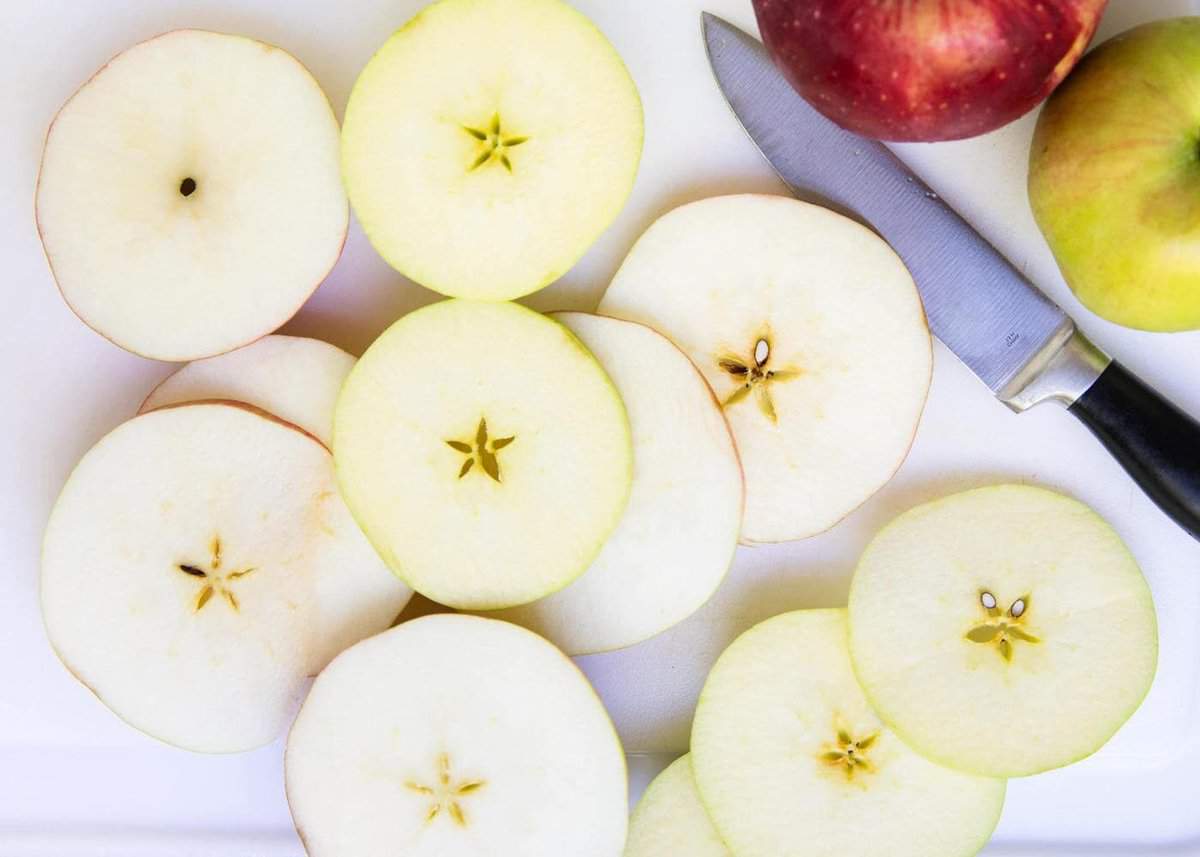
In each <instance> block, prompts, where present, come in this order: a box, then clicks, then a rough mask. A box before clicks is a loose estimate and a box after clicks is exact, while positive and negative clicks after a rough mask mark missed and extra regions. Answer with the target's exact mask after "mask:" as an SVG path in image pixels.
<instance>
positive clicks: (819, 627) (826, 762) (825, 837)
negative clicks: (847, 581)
mask: <svg viewBox="0 0 1200 857" xmlns="http://www.w3.org/2000/svg"><path fill="white" fill-rule="evenodd" d="M897 640H899V641H901V642H902V641H903V640H904V638H903V637H899V638H897ZM692 770H693V772H694V774H695V777H696V786H697V788H698V789H699V792H700V797H701V799H702V801H703V803H704V806H705V807H706V808H707V809H708V812H709V815H710V816H711V818H712V820H713V823H714V824H715V825H716V828H717V830H718V832H719V833H720V835H721V837H722V839H724V841H725V842H726V843H728V845H729V850H730V851H732V852H733V853H734V854H736V855H738V857H801V855H803V857H843V855H846V854H854V855H856V857H970V855H974V854H976V853H977V852H978V851H979V850H980V849H981V848H982V847H983V845H984V843H985V842H987V840H988V838H989V837H990V836H991V832H992V830H993V829H994V828H995V826H996V822H997V821H999V819H1000V810H1001V808H1002V806H1003V805H1004V789H1005V782H1004V780H998V779H990V778H987V777H978V776H973V775H971V774H963V773H959V772H957V771H952V770H950V769H949V768H943V767H941V766H940V765H937V764H935V763H933V762H931V761H928V760H927V759H925V758H924V757H922V756H919V755H917V753H915V752H914V751H913V750H911V749H909V748H908V746H907V745H905V744H904V743H903V742H901V741H900V739H899V738H897V737H896V736H895V735H894V734H893V733H892V732H890V731H889V730H888V729H887V728H886V727H885V726H884V725H883V724H882V723H880V721H879V719H878V717H876V715H875V714H874V713H873V712H872V710H871V708H870V706H869V705H868V704H867V700H866V698H865V697H864V696H863V693H862V690H861V689H859V686H858V683H857V682H856V681H855V678H854V672H853V670H852V669H851V666H850V657H849V653H848V652H847V650H846V611H845V610H800V611H796V612H793V613H784V614H782V615H780V616H776V617H775V618H773V619H768V620H767V621H765V622H762V623H760V624H758V625H756V626H754V627H753V628H751V629H750V630H749V631H746V632H745V633H744V634H742V635H741V636H740V637H738V638H737V639H736V640H735V641H734V642H733V644H732V645H731V646H730V647H729V648H728V649H727V650H726V651H725V652H724V653H723V654H722V655H721V657H720V658H719V659H718V660H717V663H716V665H715V666H714V667H713V669H712V672H711V673H710V674H709V677H708V680H707V681H706V682H705V684H704V690H703V691H702V692H701V695H700V704H699V707H698V708H697V709H696V719H695V722H694V724H693V727H692Z"/></svg>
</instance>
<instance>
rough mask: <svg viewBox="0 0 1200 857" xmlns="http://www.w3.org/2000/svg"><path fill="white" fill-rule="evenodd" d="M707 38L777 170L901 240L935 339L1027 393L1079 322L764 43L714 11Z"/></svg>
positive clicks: (997, 387)
mask: <svg viewBox="0 0 1200 857" xmlns="http://www.w3.org/2000/svg"><path fill="white" fill-rule="evenodd" d="M704 41H705V44H706V46H707V48H708V56H709V62H710V63H711V65H712V68H713V73H714V75H715V76H716V79H717V84H718V85H719V86H720V88H721V92H722V93H724V95H725V99H726V100H727V101H728V102H729V106H730V107H731V108H733V112H734V115H735V116H737V118H738V121H740V122H741V123H742V126H743V127H744V128H745V129H746V132H747V133H748V134H749V135H750V138H751V139H752V140H753V141H754V143H755V145H757V146H758V148H759V150H760V151H761V152H762V154H763V156H764V157H765V158H766V159H767V162H768V163H770V165H771V167H772V168H773V169H774V170H775V172H777V173H778V174H779V176H780V177H781V178H782V179H783V180H784V181H785V182H786V183H787V184H788V185H789V186H790V187H792V188H793V190H795V191H797V192H799V193H803V192H804V191H815V192H817V193H818V194H820V195H821V196H824V197H826V198H827V199H829V200H830V201H832V202H833V203H835V204H837V205H840V206H844V207H845V208H848V209H850V210H851V211H854V212H856V213H857V214H858V215H860V216H861V217H862V218H864V219H865V220H866V221H867V222H868V223H870V224H871V226H872V227H874V229H875V230H876V231H877V232H878V233H879V234H880V235H881V236H883V238H884V239H885V240H886V241H887V242H888V243H889V244H891V245H892V248H893V249H894V250H895V251H896V252H897V253H898V254H899V255H900V257H901V258H902V259H903V260H904V263H905V264H906V265H907V266H908V269H909V270H910V271H911V272H912V275H913V279H914V280H915V281H916V283H917V288H918V290H919V291H920V293H921V299H922V301H924V304H925V312H926V315H927V316H928V318H929V326H930V328H931V330H932V331H933V333H934V335H935V336H937V338H938V339H940V340H941V341H942V342H943V343H945V344H946V346H947V347H949V348H950V350H951V351H953V352H954V353H955V354H956V355H957V356H958V357H959V359H960V360H962V361H963V362H964V363H965V364H966V365H967V367H968V368H969V369H970V370H971V371H972V372H974V373H975V374H976V375H977V376H979V378H980V380H982V381H983V382H984V383H985V384H987V386H988V388H989V389H990V390H991V391H992V392H993V393H994V394H996V395H997V396H999V397H1001V398H1007V397H1009V396H1012V395H1014V394H1016V393H1017V392H1018V391H1019V390H1020V389H1021V388H1022V387H1024V386H1025V385H1026V383H1027V382H1028V381H1029V380H1030V379H1031V377H1032V376H1034V375H1036V374H1037V372H1038V371H1040V368H1041V367H1043V366H1044V365H1046V363H1047V361H1049V360H1051V359H1053V358H1054V355H1056V354H1058V353H1059V352H1060V351H1061V349H1062V347H1063V345H1064V344H1065V343H1066V342H1067V341H1068V340H1070V339H1071V336H1072V334H1073V333H1074V330H1075V325H1074V323H1073V322H1072V321H1071V319H1070V317H1068V316H1067V315H1066V313H1064V312H1063V311H1062V310H1061V309H1060V308H1059V307H1058V306H1057V305H1056V304H1054V303H1053V302H1052V301H1051V300H1050V299H1049V298H1047V297H1046V296H1045V295H1044V294H1042V292H1040V291H1039V290H1038V289H1037V288H1035V287H1034V286H1033V285H1032V284H1030V282H1029V281H1028V280H1027V279H1026V278H1025V277H1024V276H1022V275H1021V274H1020V273H1019V272H1018V271H1017V270H1016V269H1015V268H1013V266H1012V265H1011V264H1009V262H1008V260H1006V259H1005V258H1004V257H1003V256H1001V255H1000V253H999V251H997V250H996V249H995V248H994V247H992V245H991V244H989V243H988V242H987V241H985V240H984V239H983V237H982V236H980V235H979V233H977V232H976V231H975V230H974V229H972V228H971V226H970V225H968V224H967V223H966V221H964V220H963V219H962V218H961V217H959V216H958V214H957V213H956V212H955V211H954V210H953V209H952V208H951V207H950V206H949V205H947V204H946V203H945V201H943V200H942V199H941V198H940V197H938V195H937V194H935V193H934V192H933V191H932V190H930V189H929V187H927V186H926V185H925V183H924V182H923V181H921V179H920V177H919V176H917V175H916V174H914V173H913V172H912V171H911V170H909V169H908V167H906V166H905V165H904V163H903V162H902V161H901V160H900V159H899V158H897V157H896V156H895V155H894V154H893V153H892V151H891V150H890V149H888V148H887V147H886V146H884V145H883V144H882V143H879V142H877V141H875V140H868V139H866V138H864V137H860V136H858V135H857V134H853V133H851V132H849V131H846V130H844V129H843V128H840V127H839V126H838V125H836V124H835V123H833V122H831V121H830V120H829V119H827V118H825V117H824V116H823V115H821V113H819V112H818V111H817V110H815V109H814V108H813V107H811V106H810V105H809V104H808V102H807V101H805V100H804V99H803V98H801V97H800V95H799V94H797V93H796V91H795V90H794V89H792V87H791V85H790V84H789V83H788V82H787V80H786V79H785V78H784V77H783V75H782V74H781V73H780V72H779V70H778V69H776V68H775V65H774V63H773V62H772V61H771V58H770V56H769V55H768V54H767V51H766V49H765V48H764V47H763V46H762V44H761V43H760V42H759V41H758V40H757V39H755V38H754V37H753V36H751V35H749V34H748V33H745V32H743V31H742V30H740V29H738V28H737V27H735V26H733V25H732V24H730V23H729V22H727V21H724V20H722V19H721V18H718V17H717V16H715V15H711V14H709V13H707V12H706V13H704Z"/></svg>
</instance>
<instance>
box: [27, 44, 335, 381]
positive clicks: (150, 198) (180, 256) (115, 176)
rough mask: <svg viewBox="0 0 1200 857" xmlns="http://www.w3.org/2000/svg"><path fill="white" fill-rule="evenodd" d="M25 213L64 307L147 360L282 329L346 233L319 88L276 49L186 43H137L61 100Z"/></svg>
mask: <svg viewBox="0 0 1200 857" xmlns="http://www.w3.org/2000/svg"><path fill="white" fill-rule="evenodd" d="M36 205H37V222H38V230H39V232H40V233H41V237H42V244H43V245H44V247H45V250H46V256H47V258H48V260H49V262H50V266H51V268H52V269H53V272H54V277H55V279H56V280H57V282H58V286H59V289H60V290H61V291H62V295H63V298H65V299H66V302H67V304H68V305H70V307H71V309H72V310H74V311H75V313H76V314H77V315H78V316H79V317H80V318H81V319H82V320H83V321H84V322H85V323H86V324H88V325H89V326H91V327H92V328H93V329H95V330H96V331H97V332H98V333H100V334H101V335H103V336H105V337H107V338H108V339H110V340H112V341H113V342H115V343H116V344H117V345H120V346H121V347H122V348H125V349H128V350H129V351H133V352H136V353H138V354H141V355H143V356H145V357H152V358H156V359H159V360H193V359H196V358H200V357H208V356H211V355H213V354H219V353H221V352H224V351H229V350H230V349H233V348H236V347H238V346H240V345H245V344H246V343H248V342H251V341H253V340H255V339H257V338H258V337H260V336H262V335H264V334H266V333H270V332H271V331H272V330H274V329H275V328H277V327H279V325H281V324H283V323H284V322H285V321H287V320H288V319H289V318H291V316H292V315H293V314H294V313H295V312H296V310H298V309H299V308H300V305H301V304H303V303H304V301H305V300H307V299H308V296H309V295H310V294H312V292H313V291H314V290H315V289H316V288H317V286H318V285H319V284H320V282H321V281H322V280H323V279H324V278H325V275H326V274H327V273H328V272H329V269H330V268H332V267H333V264H334V262H336V261H337V259H338V256H339V255H340V254H341V250H342V243H343V241H344V240H345V237H346V228H347V225H348V221H349V209H348V207H347V204H346V195H345V191H344V190H343V188H342V184H341V179H340V176H339V174H338V128H337V119H336V118H335V117H334V115H333V110H332V109H331V108H330V105H329V101H328V99H326V97H325V94H324V93H323V92H322V91H321V88H320V86H318V85H317V82H316V81H315V80H313V78H312V76H311V75H310V74H309V73H308V72H307V71H306V70H305V68H304V67H303V66H302V65H300V63H299V62H297V61H296V59H295V58H293V57H292V56H291V55H289V54H288V53H286V52H284V51H282V50H280V49H279V48H276V47H273V46H271V45H267V44H264V43H262V42H258V41H255V40H253V39H247V38H242V37H239V36H228V35H222V34H219V33H209V32H203V31H199V30H177V31H175V32H171V33H167V34H166V35H163V36H159V37H158V38H155V39H151V40H150V41H148V42H143V43H141V44H139V45H135V46H134V47H132V48H130V49H129V50H127V51H125V52H124V53H122V54H120V55H119V56H117V57H116V58H114V59H113V60H111V61H110V62H109V63H108V64H107V65H106V66H104V67H103V68H102V69H101V70H100V71H98V72H97V73H96V74H95V76H93V77H92V78H91V79H90V80H89V81H88V82H87V83H85V84H84V85H83V87H82V88H80V89H79V91H78V92H76V93H75V94H74V95H73V96H72V97H71V99H70V100H69V101H68V102H67V103H66V105H65V106H64V107H63V108H62V110H61V111H60V112H59V114H58V116H57V117H56V118H55V120H54V123H53V124H52V125H51V126H50V132H49V135H48V136H47V138H46V148H45V152H44V154H43V156H42V167H41V174H40V176H39V178H38V188H37V203H36Z"/></svg>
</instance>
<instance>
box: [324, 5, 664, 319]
mask: <svg viewBox="0 0 1200 857" xmlns="http://www.w3.org/2000/svg"><path fill="white" fill-rule="evenodd" d="M342 149H343V154H342V163H343V173H344V175H345V177H346V186H347V188H348V190H349V193H350V200H351V202H352V203H353V205H354V211H355V213H356V214H357V215H358V219H359V221H360V222H361V223H362V225H363V229H365V230H366V233H367V236H368V237H369V238H370V239H371V243H372V244H373V245H374V246H375V249H376V250H378V251H379V253H380V254H381V255H382V256H383V257H384V258H385V259H386V260H387V261H388V262H389V263H390V264H391V265H392V266H393V267H395V268H396V269H398V270H399V271H400V272H402V273H403V274H405V275H406V276H408V277H409V278H411V279H413V280H415V281H416V282H418V283H420V284H421V285H423V286H425V287H427V288H430V289H433V290H434V291H438V292H441V293H442V294H445V295H450V296H453V297H469V298H485V299H494V300H503V299H509V298H515V297H519V296H521V295H524V294H528V293H529V292H533V291H536V290H537V289H540V288H542V287H543V286H546V285H548V284H549V283H551V282H553V281H554V280H556V279H558V277H560V276H561V275H562V274H564V273H566V271H567V269H569V268H570V267H571V266H572V265H574V264H575V262H576V260H578V259H579V257H580V256H582V255H583V253H584V251H585V250H587V248H588V247H589V246H590V245H591V244H592V242H593V241H595V240H596V238H597V237H598V236H599V235H600V233H601V232H603V231H604V229H605V228H606V227H607V226H608V225H609V223H611V222H612V220H613V218H615V217H616V215H617V212H618V211H620V209H621V206H622V205H624V203H625V199H626V198H627V197H628V195H629V192H630V191H631V190H632V188H633V180H634V177H635V176H636V174H637V167H638V161H639V159H640V158H641V151H642V107H641V101H640V99H639V98H638V93H637V88H636V87H635V85H634V83H633V80H632V79H631V78H630V77H629V72H628V71H626V69H625V66H624V64H623V63H622V62H621V58H620V57H619V56H618V55H617V52H616V51H615V50H614V49H613V46H612V45H611V44H610V43H609V42H608V40H607V39H605V38H604V35H603V34H602V33H601V32H600V31H599V30H597V29H596V27H595V26H594V25H593V24H592V23H591V22H590V21H588V20H587V19H586V18H585V17H584V16H583V15H581V14H580V13H579V12H577V11H575V10H574V9H572V8H571V7H570V6H568V5H567V4H566V3H563V2H561V0H441V2H439V3H434V4H433V5H432V6H429V7H427V8H426V9H425V10H424V11H423V12H421V13H420V14H419V15H417V16H416V17H415V18H413V19H412V20H411V21H410V22H409V23H408V24H407V25H406V26H404V27H403V28H402V29H400V30H399V31H398V32H396V33H395V34H394V35H393V36H392V37H391V39H389V40H388V41H387V43H385V44H384V45H383V47H382V48H380V50H379V51H378V53H376V54H375V56H374V57H373V58H372V59H371V61H370V63H368V65H367V67H366V68H365V69H363V71H362V74H361V75H360V76H359V78H358V81H357V82H356V83H355V85H354V90H353V92H352V93H351V94H350V101H349V103H348V104H347V106H346V118H345V125H344V130H343V134H342Z"/></svg>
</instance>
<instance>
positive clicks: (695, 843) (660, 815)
mask: <svg viewBox="0 0 1200 857" xmlns="http://www.w3.org/2000/svg"><path fill="white" fill-rule="evenodd" d="M683 854H686V855H687V857H733V855H732V854H731V853H730V851H729V849H728V848H726V847H725V843H724V842H722V841H721V837H720V836H719V835H718V834H717V829H716V828H715V827H713V824H712V820H711V819H709V817H708V812H706V811H705V809H704V805H703V804H702V803H700V795H698V794H697V793H696V781H695V779H694V778H693V777H692V761H691V758H690V757H689V756H683V757H682V758H679V759H676V760H675V761H674V762H673V763H672V764H671V765H670V766H669V767H668V768H667V769H666V770H665V771H663V772H662V773H661V774H659V775H658V776H657V777H655V778H654V782H652V783H650V785H649V786H648V787H647V788H646V793H645V794H643V795H642V799H641V800H640V801H638V805H637V809H635V810H634V812H633V818H631V819H630V820H629V839H628V841H627V842H626V843H625V855H624V857H678V855H683Z"/></svg>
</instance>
